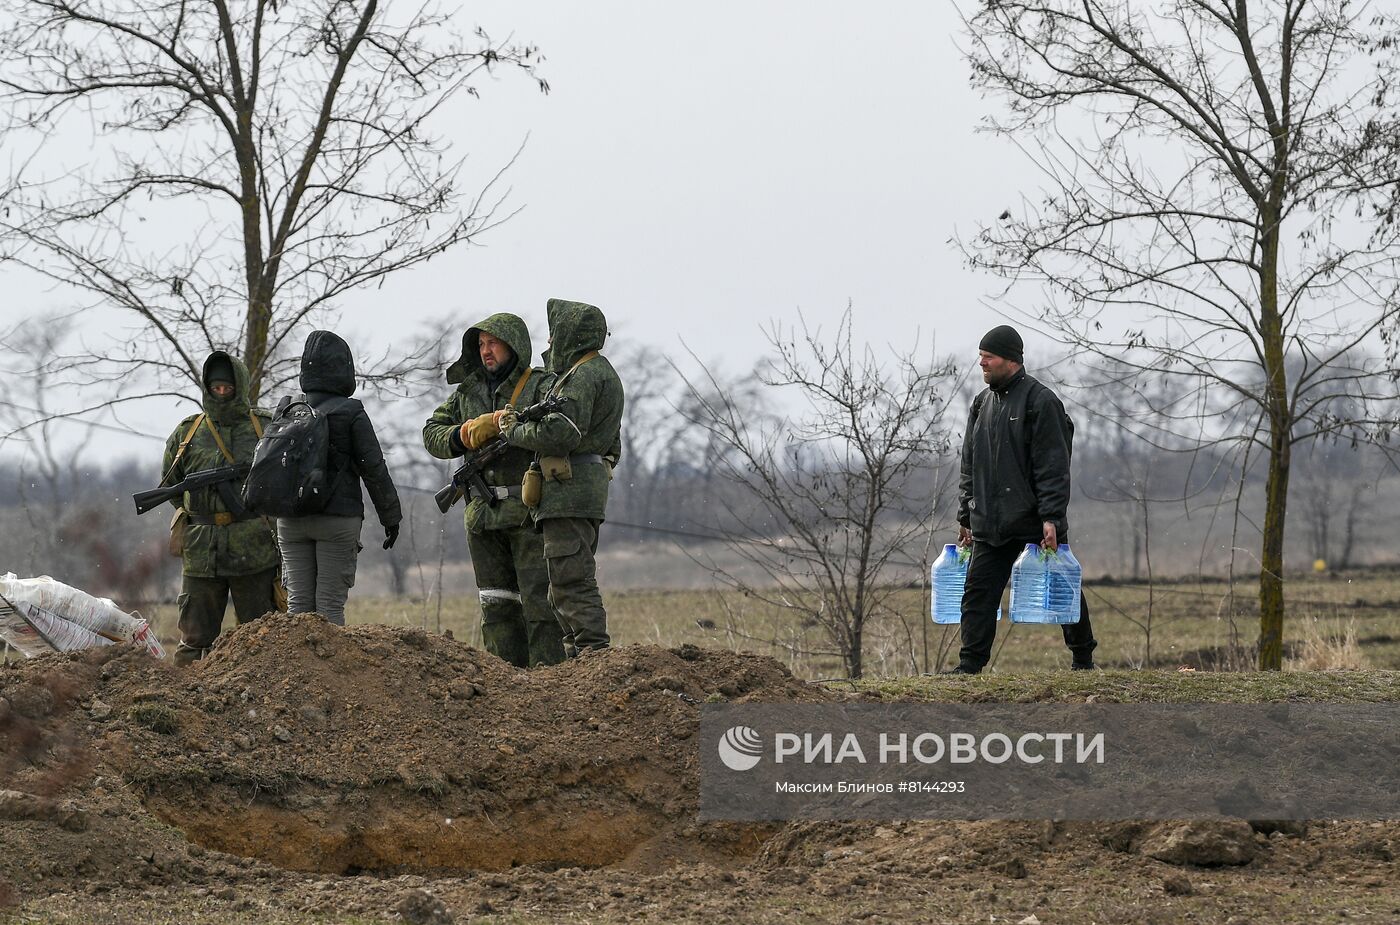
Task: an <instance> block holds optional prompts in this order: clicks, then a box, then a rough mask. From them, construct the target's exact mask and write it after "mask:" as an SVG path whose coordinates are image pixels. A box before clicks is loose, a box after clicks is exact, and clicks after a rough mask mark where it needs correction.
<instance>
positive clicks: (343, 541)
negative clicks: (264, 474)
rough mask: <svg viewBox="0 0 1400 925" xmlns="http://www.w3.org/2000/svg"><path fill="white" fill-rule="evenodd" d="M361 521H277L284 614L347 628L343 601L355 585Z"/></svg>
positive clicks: (318, 516)
mask: <svg viewBox="0 0 1400 925" xmlns="http://www.w3.org/2000/svg"><path fill="white" fill-rule="evenodd" d="M363 525H364V518H362V517H332V516H331V515H329V514H314V515H312V516H310V517H280V518H278V520H277V545H278V546H280V547H281V549H282V583H283V584H285V585H286V586H287V613H311V612H313V611H314V612H316V613H319V614H320V615H321V616H323V617H325V618H326V619H327V620H329V621H331V622H332V623H334V624H336V625H338V626H344V625H345V599H346V598H347V597H349V596H350V589H351V588H353V587H354V586H355V560H356V559H357V558H358V557H359V555H360V550H361V549H362V548H363V547H361V546H360V527H362V526H363Z"/></svg>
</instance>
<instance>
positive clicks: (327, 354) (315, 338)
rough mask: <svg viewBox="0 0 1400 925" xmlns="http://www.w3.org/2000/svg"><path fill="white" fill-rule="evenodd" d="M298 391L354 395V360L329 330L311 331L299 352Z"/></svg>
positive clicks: (335, 335) (344, 345) (342, 343)
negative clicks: (299, 383) (299, 378)
mask: <svg viewBox="0 0 1400 925" xmlns="http://www.w3.org/2000/svg"><path fill="white" fill-rule="evenodd" d="M301 390H302V391H303V392H329V393H330V394H332V395H339V396H341V397H343V398H349V397H350V396H351V395H354V394H355V358H354V357H353V356H351V354H350V345H349V344H347V343H346V342H345V341H344V340H342V339H341V337H340V336H339V335H337V334H334V333H332V332H330V331H312V332H311V334H310V336H309V337H307V338H306V347H305V348H304V349H303V350H302V352H301Z"/></svg>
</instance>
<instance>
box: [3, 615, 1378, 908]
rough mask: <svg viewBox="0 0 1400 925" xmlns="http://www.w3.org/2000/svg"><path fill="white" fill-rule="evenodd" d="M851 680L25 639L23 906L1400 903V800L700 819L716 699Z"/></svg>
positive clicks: (238, 644) (317, 639)
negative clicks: (1393, 809) (1331, 807)
mask: <svg viewBox="0 0 1400 925" xmlns="http://www.w3.org/2000/svg"><path fill="white" fill-rule="evenodd" d="M851 696H855V695H846V694H834V693H831V692H829V691H826V690H825V689H823V688H820V687H816V686H813V685H809V684H806V683H803V682H800V681H798V680H796V679H795V678H793V677H792V676H791V675H790V674H789V673H788V672H787V671H786V670H785V669H783V668H782V667H781V666H780V665H779V664H778V663H776V662H774V661H773V660H771V659H769V658H766V657H759V656H747V655H735V654H732V653H728V652H717V651H708V650H700V649H697V648H695V647H692V646H684V647H682V648H679V649H671V650H667V649H660V648H655V647H645V646H630V647H625V648H620V649H614V650H610V651H606V652H602V653H594V654H590V655H587V656H585V657H584V658H581V659H578V660H575V661H572V662H569V663H567V664H564V665H559V666H556V667H553V668H548V669H542V670H536V671H517V670H515V669H513V668H511V667H509V666H508V665H506V664H504V663H503V662H501V661H499V660H497V659H495V658H493V657H491V656H489V655H486V654H485V653H482V652H480V651H477V650H475V649H472V648H470V647H468V646H465V645H462V644H460V643H457V642H455V641H453V640H452V639H450V638H446V637H441V636H434V635H429V634H426V633H424V632H421V631H419V630H413V629H395V628H389V627H383V626H363V627H354V628H350V629H343V628H339V627H335V626H331V625H329V624H327V623H326V622H325V621H323V620H321V619H319V618H313V617H295V618H294V617H286V616H269V617H267V618H264V619H263V620H260V621H256V622H254V623H251V624H248V625H246V626H244V627H241V628H239V629H237V630H236V631H234V632H232V633H230V634H229V635H228V636H227V637H226V638H225V640H224V641H223V643H222V644H221V645H220V646H219V647H218V649H216V650H215V652H214V653H213V654H212V655H211V657H210V658H209V659H207V660H206V661H205V662H203V663H200V664H198V665H196V666H194V667H192V668H190V669H185V670H180V669H176V668H174V667H172V666H170V665H168V664H166V663H161V662H157V661H154V660H152V659H151V658H149V657H148V656H147V655H145V654H144V653H142V652H139V651H136V650H128V649H120V648H116V647H110V648H106V649H100V650H95V651H91V652H86V653H81V654H77V655H67V656H52V657H48V658H44V659H38V660H35V661H33V662H28V663H22V664H20V665H18V666H12V667H11V668H9V669H0V919H4V909H5V908H6V907H7V906H13V905H16V904H19V903H23V904H24V905H23V909H24V914H25V915H32V916H37V917H38V918H37V919H35V920H40V921H50V920H54V921H68V920H75V921H89V920H92V919H93V910H94V909H99V910H100V911H101V917H102V920H103V921H111V922H128V921H130V922H142V923H151V922H159V923H171V925H174V923H183V922H186V921H192V920H194V919H195V918H199V919H200V920H201V921H211V922H215V923H232V922H239V923H243V922H279V923H287V922H298V923H300V922H308V923H309V922H313V921H325V920H327V918H332V919H336V920H338V919H340V918H343V917H345V916H356V917H357V920H364V921H385V922H391V921H442V922H446V921H452V920H453V919H454V917H455V919H456V920H457V921H463V920H465V919H466V918H467V917H471V918H472V919H473V920H477V918H478V917H486V918H493V917H495V916H504V917H506V918H507V919H508V920H512V921H516V920H520V921H537V920H542V921H550V920H557V919H564V918H571V919H573V918H586V919H588V920H590V921H597V922H600V923H602V925H620V923H623V922H628V923H631V922H635V921H656V922H666V923H669V925H679V923H690V922H695V923H701V922H714V921H755V922H759V923H762V925H776V923H777V922H779V921H789V920H791V919H792V918H802V919H810V920H813V921H830V922H838V921H842V922H844V921H877V920H881V919H883V920H893V921H928V920H934V919H936V920H940V921H972V920H977V921H988V920H989V918H994V919H996V920H1002V921H1010V922H1031V921H1046V922H1049V921H1055V922H1062V923H1067V925H1088V923H1090V922H1104V921H1134V922H1137V921H1142V922H1164V923H1165V922H1168V921H1171V922H1176V921H1183V920H1186V919H1190V918H1194V920H1196V921H1228V920H1230V918H1231V917H1232V916H1240V917H1242V918H1239V919H1238V920H1240V921H1245V920H1250V921H1264V920H1268V921H1276V922H1280V923H1289V925H1292V923H1298V925H1301V923H1303V922H1310V921H1315V920H1318V919H1319V918H1328V917H1331V916H1333V913H1335V914H1336V916H1350V917H1363V916H1372V917H1373V918H1374V920H1377V921H1380V920H1388V919H1387V918H1386V917H1387V916H1390V917H1391V918H1393V917H1394V916H1395V915H1400V887H1397V886H1396V884H1397V883H1400V863H1397V858H1398V857H1400V826H1397V825H1396V824H1395V823H1393V822H1386V823H1380V822H1377V823H1317V824H1315V825H1312V826H1308V827H1304V826H1298V825H1295V824H1286V823H1255V824H1254V825H1253V827H1252V831H1251V830H1249V829H1250V827H1249V826H1243V824H1239V823H1236V824H1226V823H1204V824H1201V823H1195V824H1185V825H1183V824H1180V823H1157V824H1147V823H1105V824H1091V823H1079V824H1063V823H1061V824H1052V823H1049V822H990V821H989V822H900V823H885V824H880V823H870V822H855V823H813V822H793V823H789V824H787V825H781V826H780V825H771V826H742V825H709V824H699V823H697V822H696V821H695V819H696V810H697V799H698V792H699V777H698V766H697V757H696V749H695V746H694V740H695V737H696V735H697V734H698V730H699V712H700V710H699V704H701V703H703V702H706V701H710V700H729V701H755V700H762V701H781V702H821V701H826V700H841V699H846V698H848V697H851ZM864 696H871V695H864ZM1225 849H1228V850H1225ZM24 920H25V921H29V920H31V919H30V918H26V919H24Z"/></svg>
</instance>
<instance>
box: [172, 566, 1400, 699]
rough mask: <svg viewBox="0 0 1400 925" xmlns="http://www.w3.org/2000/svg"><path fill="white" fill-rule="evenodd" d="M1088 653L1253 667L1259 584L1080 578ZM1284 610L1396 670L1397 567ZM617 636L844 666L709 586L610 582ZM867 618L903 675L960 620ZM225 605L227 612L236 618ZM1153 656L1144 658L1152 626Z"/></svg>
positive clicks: (1299, 644)
mask: <svg viewBox="0 0 1400 925" xmlns="http://www.w3.org/2000/svg"><path fill="white" fill-rule="evenodd" d="M1085 593H1086V594H1087V596H1088V599H1089V607H1090V612H1091V614H1092V618H1093V621H1094V630H1095V635H1096V636H1097V638H1098V640H1099V649H1098V652H1097V653H1096V658H1097V660H1098V663H1099V664H1100V666H1101V667H1104V668H1119V669H1134V668H1142V667H1152V668H1178V667H1182V666H1186V667H1191V668H1196V669H1201V670H1229V669H1237V668H1244V669H1248V668H1251V667H1252V663H1251V656H1250V655H1249V647H1250V646H1251V645H1252V643H1253V641H1254V639H1255V637H1256V636H1257V633H1258V626H1257V622H1258V616H1257V612H1258V611H1257V606H1256V603H1255V598H1254V594H1255V586H1254V584H1253V583H1252V582H1237V583H1236V584H1235V586H1234V592H1233V595H1232V594H1231V589H1230V586H1229V585H1227V584H1226V583H1224V582H1218V581H1207V582H1202V583H1198V582H1184V581H1183V582H1168V583H1159V584H1157V585H1156V586H1154V587H1152V588H1150V589H1149V588H1147V587H1145V586H1141V585H1124V584H1103V583H1097V584H1089V585H1086V589H1085ZM1287 595H1288V601H1289V616H1288V621H1287V623H1286V625H1285V653H1286V655H1287V660H1288V664H1287V666H1286V667H1288V668H1291V669H1294V670H1305V669H1345V668H1381V669H1400V573H1398V572H1395V571H1393V570H1365V571H1357V572H1354V573H1348V574H1340V575H1324V576H1315V575H1299V576H1296V577H1293V578H1291V579H1290V580H1289V582H1288V584H1287ZM606 597H607V605H608V613H609V622H610V630H611V632H612V636H613V641H614V643H615V644H617V645H628V644H633V643H646V644H652V645H660V646H665V647H674V646H679V645H682V644H684V643H691V644H694V645H698V646H703V647H713V648H722V649H728V650H731V651H737V652H757V653H761V654H765V655H772V656H773V657H775V658H777V659H778V660H779V661H780V662H782V663H783V664H784V665H787V666H788V667H789V668H790V669H791V670H792V671H793V672H794V673H795V674H796V675H798V676H799V677H803V678H807V679H815V678H832V677H840V676H843V674H844V672H843V670H842V668H841V663H840V660H839V659H838V658H837V657H836V656H835V654H834V653H832V652H831V649H830V644H829V643H828V642H827V641H826V640H825V639H823V638H822V635H821V633H820V630H819V629H818V628H815V627H812V626H804V625H802V623H801V622H800V620H799V619H797V618H796V617H794V616H793V615H792V614H790V613H788V612H785V611H783V610H782V609H780V608H777V607H773V606H771V605H766V604H763V603H762V602H758V601H755V600H753V599H750V598H744V597H742V596H740V595H737V594H732V593H723V592H718V591H694V590H687V591H656V590H637V591H629V590H612V591H609V592H608V593H607V595H606ZM890 602H891V606H890V608H889V610H888V611H887V612H884V613H882V614H880V615H879V617H878V618H877V619H876V620H875V621H874V622H873V623H872V624H871V625H870V626H869V627H868V629H867V641H866V648H865V660H866V670H865V673H866V675H867V676H870V677H877V678H879V677H902V676H910V675H917V674H919V673H921V672H924V671H936V670H938V669H939V668H940V667H947V666H948V665H949V664H950V663H955V662H956V660H957V648H958V644H959V643H958V634H957V627H955V626H954V627H943V626H936V625H933V624H932V623H931V622H929V620H928V617H927V613H928V603H927V597H926V593H925V592H924V591H922V590H919V589H909V590H900V591H897V592H895V593H894V594H893V595H892V597H891V601H890ZM347 613H348V620H349V622H350V623H351V624H364V623H383V624H387V625H390V626H417V627H421V628H424V629H426V630H428V631H430V632H445V631H450V632H451V633H452V635H453V636H454V637H455V638H457V639H459V640H462V641H464V642H467V643H469V644H472V645H480V641H481V632H480V626H479V612H478V609H477V602H476V599H475V597H474V596H467V595H459V596H452V597H446V598H443V599H438V598H435V597H432V598H427V599H422V598H414V597H404V598H392V597H368V596H364V595H360V594H356V593H352V595H351V598H350V602H349V606H348V610H347ZM147 616H148V618H151V619H153V621H154V622H155V624H156V626H157V628H158V630H159V632H160V634H161V638H162V639H164V640H166V641H167V642H173V641H174V639H175V638H176V632H175V613H174V607H173V605H161V606H158V607H156V608H154V610H153V611H151V612H148V613H147ZM232 619H233V618H232V612H231V611H230V614H229V618H228V624H226V626H227V625H231V623H232ZM1149 628H1150V629H1151V634H1150V658H1149V634H1148V632H1147V630H1148V629H1149ZM1068 663H1069V657H1068V653H1067V652H1066V650H1065V649H1064V647H1063V645H1062V644H1061V641H1060V633H1059V631H1058V630H1057V628H1055V627H1052V626H1031V625H1013V624H1011V623H1009V622H1007V621H1003V622H1002V623H1001V624H1000V626H999V628H998V633H997V649H996V655H995V659H994V661H993V663H992V671H993V672H995V673H1000V674H1010V673H1020V672H1025V671H1041V670H1053V669H1057V668H1064V667H1067V666H1068Z"/></svg>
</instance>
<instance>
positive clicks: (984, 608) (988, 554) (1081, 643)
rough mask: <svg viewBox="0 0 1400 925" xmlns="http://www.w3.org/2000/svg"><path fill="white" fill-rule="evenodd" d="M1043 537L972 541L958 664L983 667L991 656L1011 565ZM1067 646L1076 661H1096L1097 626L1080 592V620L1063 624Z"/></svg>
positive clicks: (1084, 597)
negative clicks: (995, 543)
mask: <svg viewBox="0 0 1400 925" xmlns="http://www.w3.org/2000/svg"><path fill="white" fill-rule="evenodd" d="M1039 541H1040V537H1038V536H1037V537H1032V538H1030V539H1027V540H1021V541H1019V542H1014V543H1006V544H1004V545H1001V546H993V545H992V544H991V543H983V542H982V541H981V540H977V541H974V542H973V544H972V561H971V562H970V563H968V567H967V584H966V585H964V586H963V599H962V642H963V645H962V651H961V652H959V653H958V664H959V665H961V666H962V667H964V668H967V669H975V670H977V671H980V670H982V668H983V667H984V666H986V664H987V662H988V661H990V660H991V658H992V643H993V642H994V641H995V640H996V635H997V607H998V605H1000V604H1001V595H1002V592H1003V591H1005V590H1006V584H1007V582H1008V581H1010V580H1011V567H1012V566H1013V565H1015V564H1016V559H1017V558H1019V557H1020V555H1021V552H1022V550H1024V549H1025V548H1026V543H1038V542H1039ZM1060 542H1061V543H1067V542H1069V538H1068V536H1065V537H1061V538H1060ZM1060 628H1061V629H1062V630H1064V634H1065V645H1066V646H1068V647H1069V651H1070V652H1071V653H1072V655H1073V657H1074V662H1075V664H1078V665H1088V664H1091V663H1092V662H1093V660H1094V647H1095V646H1097V645H1098V643H1097V642H1095V641H1094V628H1093V627H1092V626H1091V625H1090V623H1089V602H1088V600H1087V598H1086V596H1085V595H1083V594H1080V595H1079V622H1078V623H1066V624H1064V625H1063V626H1062V627H1060Z"/></svg>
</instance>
